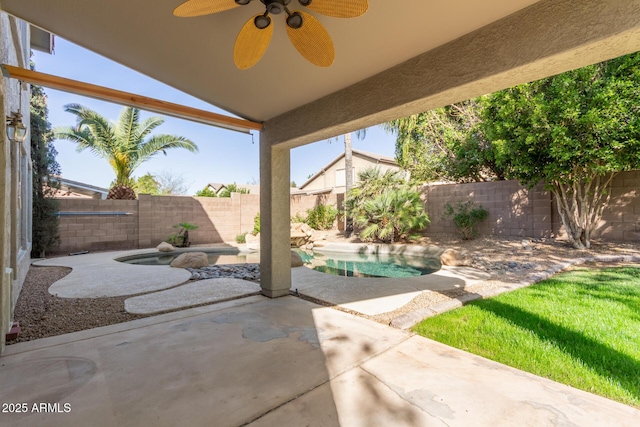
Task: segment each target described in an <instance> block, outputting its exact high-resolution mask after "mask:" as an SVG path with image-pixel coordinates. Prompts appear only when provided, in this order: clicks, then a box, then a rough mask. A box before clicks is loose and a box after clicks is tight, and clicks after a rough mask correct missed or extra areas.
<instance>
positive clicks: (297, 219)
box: [291, 212, 307, 224]
mask: <svg viewBox="0 0 640 427" xmlns="http://www.w3.org/2000/svg"><path fill="white" fill-rule="evenodd" d="M291 222H304V223H305V224H306V223H307V218H305V217H303V216H302V215H300V213H299V212H298V213H296V214H295V215H294V216H292V217H291Z"/></svg>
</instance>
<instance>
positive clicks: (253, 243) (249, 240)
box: [244, 233, 260, 251]
mask: <svg viewBox="0 0 640 427" xmlns="http://www.w3.org/2000/svg"><path fill="white" fill-rule="evenodd" d="M244 239H245V240H244V241H245V243H246V245H247V250H251V251H258V250H260V233H258V234H256V235H255V236H254V235H253V234H251V233H247V234H246V235H245V236H244Z"/></svg>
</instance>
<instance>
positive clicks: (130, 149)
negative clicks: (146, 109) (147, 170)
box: [56, 104, 198, 199]
mask: <svg viewBox="0 0 640 427" xmlns="http://www.w3.org/2000/svg"><path fill="white" fill-rule="evenodd" d="M64 109H65V111H66V112H68V113H72V114H75V115H76V117H77V123H76V126H75V127H65V128H60V129H57V130H56V138H58V139H66V140H69V141H71V142H75V143H76V144H77V145H78V148H77V150H78V151H84V150H85V149H88V150H90V151H91V152H92V153H94V154H95V155H97V156H98V157H102V158H103V159H105V160H107V161H108V162H109V165H110V166H111V168H112V169H113V170H114V172H115V173H116V179H115V182H114V184H113V186H112V187H111V190H110V191H109V196H108V198H110V199H135V192H134V191H133V189H132V188H131V187H132V186H133V182H132V174H133V171H134V170H135V169H136V168H137V167H138V166H140V165H141V164H142V163H144V162H145V161H147V160H149V159H150V158H151V157H153V156H155V155H156V154H158V153H160V152H162V153H163V154H165V155H166V154H167V153H166V150H168V149H170V148H184V149H186V150H189V151H191V152H192V153H193V152H197V151H198V146H197V145H196V144H195V143H194V142H192V141H190V140H189V139H187V138H185V137H182V136H175V135H166V134H161V135H152V136H150V134H151V132H152V131H153V130H154V129H155V128H157V127H158V126H160V125H161V124H162V123H164V120H163V119H162V118H160V117H150V118H148V119H147V120H145V121H143V122H142V123H140V110H139V109H137V108H133V107H125V108H124V109H123V110H122V113H121V114H120V119H119V120H118V122H117V123H111V122H109V120H107V119H106V118H105V117H103V116H102V115H100V114H99V113H97V112H95V111H93V110H91V109H89V108H86V107H83V106H82V105H80V104H67V105H65V106H64Z"/></svg>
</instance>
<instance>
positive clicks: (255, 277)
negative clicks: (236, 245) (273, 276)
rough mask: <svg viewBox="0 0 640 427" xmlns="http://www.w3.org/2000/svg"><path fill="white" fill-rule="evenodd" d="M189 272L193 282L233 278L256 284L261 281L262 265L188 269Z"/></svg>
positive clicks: (232, 265)
mask: <svg viewBox="0 0 640 427" xmlns="http://www.w3.org/2000/svg"><path fill="white" fill-rule="evenodd" d="M187 271H189V272H190V273H191V280H204V279H219V278H221V277H232V278H234V279H243V280H252V281H254V282H257V281H260V264H225V265H210V266H208V267H202V268H187Z"/></svg>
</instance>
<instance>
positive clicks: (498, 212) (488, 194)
mask: <svg viewBox="0 0 640 427" xmlns="http://www.w3.org/2000/svg"><path fill="white" fill-rule="evenodd" d="M423 194H424V198H425V206H426V208H427V212H428V214H429V218H430V219H431V224H430V225H429V227H427V230H426V234H428V233H429V232H441V233H442V232H444V233H451V234H455V233H456V228H455V226H454V225H453V221H452V219H451V218H444V213H445V206H446V204H447V203H450V204H451V205H452V206H453V207H454V208H455V207H456V206H457V203H458V201H466V200H473V201H474V202H475V203H476V204H478V205H482V207H484V208H485V209H486V210H487V211H488V212H489V216H488V217H487V219H486V220H484V221H482V222H481V223H480V224H479V228H478V231H479V233H480V234H482V235H498V236H507V237H517V236H522V237H525V236H527V237H544V236H549V235H550V234H551V222H550V221H551V213H550V211H551V195H550V194H549V193H548V192H545V191H543V189H542V186H537V187H535V188H533V189H532V190H527V189H526V188H523V187H522V186H521V185H520V184H518V183H517V182H516V181H499V182H491V183H484V182H482V183H471V184H450V185H432V186H426V187H424V188H423Z"/></svg>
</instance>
